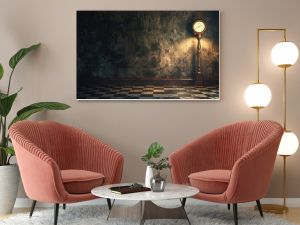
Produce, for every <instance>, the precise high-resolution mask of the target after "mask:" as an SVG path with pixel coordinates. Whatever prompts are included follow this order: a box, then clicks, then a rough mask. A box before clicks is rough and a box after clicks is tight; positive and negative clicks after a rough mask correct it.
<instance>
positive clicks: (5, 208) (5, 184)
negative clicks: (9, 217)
mask: <svg viewBox="0 0 300 225" xmlns="http://www.w3.org/2000/svg"><path fill="white" fill-rule="evenodd" d="M19 180H20V173H19V168H18V166H17V165H8V166H0V215H5V214H10V213H11V212H12V210H13V208H14V205H15V202H16V198H17V191H18V187H19Z"/></svg>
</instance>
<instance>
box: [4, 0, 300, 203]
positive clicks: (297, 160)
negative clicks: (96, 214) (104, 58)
mask: <svg viewBox="0 0 300 225" xmlns="http://www.w3.org/2000/svg"><path fill="white" fill-rule="evenodd" d="M299 8H300V2H299V0H285V1H284V0H264V1H261V0H252V1H241V0H226V1H225V0H223V1H222V0H219V1H217V0H202V1H200V0H198V1H196V0H185V1H180V0H165V1H161V0H152V1H148V0H127V1H122V0H119V1H116V0H115V1H114V0H98V1H97V0H84V1H83V0H81V1H80V0H72V1H71V0H70V1H67V0H52V1H45V0H44V1H41V0H26V1H18V0H0V62H1V63H3V64H5V69H6V70H7V72H8V70H9V68H8V66H7V62H8V60H9V56H10V55H11V54H12V53H14V52H15V51H16V50H17V49H19V48H20V47H23V46H28V45H30V44H32V43H35V42H42V43H43V46H42V47H41V48H40V49H39V50H38V51H37V52H35V53H33V54H31V55H30V56H29V57H27V58H26V59H25V60H24V61H23V62H22V63H21V64H20V66H19V67H18V69H17V71H16V74H15V77H14V78H13V82H14V84H13V89H14V90H17V89H18V88H19V87H20V86H22V87H23V88H24V89H23V91H22V94H21V95H20V96H19V97H18V100H17V104H16V107H15V108H14V111H16V109H17V108H20V107H22V106H25V105H26V104H29V103H32V102H35V101H47V100H56V101H61V102H65V103H67V104H69V105H71V106H72V108H71V109H69V110H68V111H65V112H47V113H44V114H43V115H42V116H41V118H47V119H51V120H57V121H60V122H63V123H67V124H71V125H73V126H76V127H80V128H82V129H84V130H86V131H88V132H89V133H91V134H93V135H94V136H96V137H98V138H101V139H103V140H104V141H106V142H107V143H110V144H111V145H112V146H114V147H115V148H117V149H119V150H120V151H121V152H122V153H123V154H124V155H125V171H124V180H125V181H139V180H143V176H144V172H145V165H144V164H143V163H142V162H141V161H140V160H139V158H140V156H141V155H142V154H143V153H144V152H145V150H146V149H147V147H148V145H149V144H150V143H151V142H153V141H159V142H161V143H162V144H163V145H164V146H165V148H166V153H170V152H172V151H174V150H175V149H177V148H179V147H180V146H182V145H183V144H185V143H187V142H189V141H190V140H191V139H193V138H195V137H198V136H199V135H201V134H203V133H205V132H207V131H209V130H211V129H214V128H216V127H219V126H222V125H224V124H227V123H231V122H234V121H237V120H252V119H255V112H254V111H253V110H252V109H249V108H248V107H247V106H246V105H245V103H244V100H243V93H244V90H245V88H246V87H247V85H249V84H250V83H252V82H255V76H256V62H255V59H256V58H255V57H256V55H255V54H256V36H255V35H256V29H257V28H259V27H285V28H287V29H288V39H290V40H292V41H294V42H295V43H297V44H298V45H299V46H300V30H299V21H300V14H299ZM84 9H85V10H105V9H111V10H114V9H119V10H120V9H122V10H142V9H144V10H145V9H146V10H164V9H170V10H210V9H214V10H215V9H217V10H220V11H221V100H220V101H194V102H189V101H184V102H183V101H181V102H180V101H77V100H76V10H84ZM280 37H281V36H280V34H277V33H271V34H269V33H268V34H264V35H262V44H263V45H264V47H263V48H262V52H261V57H262V60H261V63H262V64H261V65H262V71H261V73H262V79H263V81H264V82H265V83H267V84H268V85H269V86H270V88H271V89H272V93H273V100H272V102H271V104H270V106H269V107H268V108H266V109H264V110H263V113H262V118H263V119H274V120H277V121H279V122H281V121H282V116H283V114H282V102H281V101H282V95H281V93H282V75H281V71H280V70H279V69H277V68H275V67H274V66H273V65H272V64H271V61H270V57H269V53H270V50H271V47H272V45H273V44H274V43H275V42H276V41H278V40H280ZM5 81H7V74H6V78H5V79H4V80H3V81H1V84H0V88H1V89H2V88H3V87H4V85H3V83H4V82H5ZM299 94H300V63H299V62H298V64H296V65H295V66H294V67H292V68H291V69H289V70H288V128H289V129H291V130H293V131H294V132H295V133H296V134H297V135H298V136H299V137H300V121H299V120H298V118H299V111H300V107H299V104H300V103H299ZM299 164H300V154H299V153H297V154H296V155H294V156H293V157H290V158H289V159H288V168H287V169H288V188H287V189H288V195H289V197H300V188H299V186H300V176H299V175H298V174H299V173H298V171H299ZM281 169H282V161H281V159H280V158H278V159H277V163H276V168H275V170H274V176H273V179H272V184H271V189H270V192H269V196H270V197H276V196H279V195H280V190H281V189H280V187H281V180H280V179H281ZM20 195H22V193H21V194H20Z"/></svg>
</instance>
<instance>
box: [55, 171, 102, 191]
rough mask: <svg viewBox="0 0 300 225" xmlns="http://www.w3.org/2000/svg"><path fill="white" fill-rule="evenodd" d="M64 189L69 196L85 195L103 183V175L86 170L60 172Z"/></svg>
mask: <svg viewBox="0 0 300 225" xmlns="http://www.w3.org/2000/svg"><path fill="white" fill-rule="evenodd" d="M61 176H62V180H63V184H64V187H65V189H66V191H67V192H69V193H70V194H87V193H90V192H91V190H92V189H93V188H95V187H98V186H101V185H102V184H103V183H104V179H105V177H104V175H103V174H101V173H95V172H91V171H87V170H61Z"/></svg>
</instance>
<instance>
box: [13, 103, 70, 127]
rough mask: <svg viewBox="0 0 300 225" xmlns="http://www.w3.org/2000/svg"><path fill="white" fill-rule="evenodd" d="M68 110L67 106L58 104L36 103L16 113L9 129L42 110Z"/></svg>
mask: <svg viewBox="0 0 300 225" xmlns="http://www.w3.org/2000/svg"><path fill="white" fill-rule="evenodd" d="M68 108H70V106H69V105H66V104H63V103H60V102H38V103H34V104H31V105H29V106H26V107H24V108H23V109H21V110H19V111H18V112H17V116H16V117H15V118H14V119H13V120H12V121H11V123H10V124H9V127H10V126H11V125H12V124H14V123H16V122H18V121H21V120H25V119H27V118H29V117H30V116H31V115H33V114H35V113H37V112H40V111H43V110H46V109H48V110H65V109H68Z"/></svg>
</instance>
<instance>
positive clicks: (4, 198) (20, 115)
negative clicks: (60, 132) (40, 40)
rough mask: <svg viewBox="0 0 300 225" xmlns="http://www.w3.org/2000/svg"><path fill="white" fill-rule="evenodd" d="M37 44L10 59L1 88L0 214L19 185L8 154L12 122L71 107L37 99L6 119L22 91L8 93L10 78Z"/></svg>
mask: <svg viewBox="0 0 300 225" xmlns="http://www.w3.org/2000/svg"><path fill="white" fill-rule="evenodd" d="M39 46H40V44H36V45H32V46H31V47H28V48H22V49H20V50H19V51H18V52H17V53H16V54H14V55H13V56H12V57H11V58H10V60H9V66H10V68H11V73H10V76H9V81H8V84H7V89H6V90H0V135H1V136H0V140H1V141H0V215H1V214H7V213H11V212H12V209H13V206H14V204H15V201H16V196H17V190H18V186H19V179H20V175H19V169H18V167H17V165H12V164H11V163H10V159H11V157H13V156H14V155H15V152H14V148H13V147H12V144H11V140H10V138H9V135H8V132H7V129H8V128H9V127H10V126H11V125H12V124H13V123H15V122H18V121H21V120H25V119H27V118H29V117H30V116H31V115H33V114H34V113H37V112H40V111H43V110H46V109H48V110H65V109H67V108H69V107H70V106H68V105H66V104H63V103H59V102H38V103H34V104H31V105H29V106H26V107H24V108H22V109H20V110H19V111H18V112H17V115H16V116H15V117H14V119H13V120H12V121H8V120H7V116H8V115H9V113H10V112H11V108H12V106H13V104H14V102H15V100H16V98H17V96H18V94H19V93H20V91H21V90H22V88H21V89H20V90H19V91H17V92H16V93H13V94H11V93H10V91H11V90H10V88H11V81H12V77H13V74H14V71H15V69H16V66H17V65H18V63H19V62H20V61H21V60H22V59H23V57H24V56H26V55H27V54H28V53H29V52H30V51H33V50H35V49H37V48H38V47H39ZM3 75H4V69H3V66H2V65H1V64H0V80H1V79H2V78H3Z"/></svg>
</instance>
